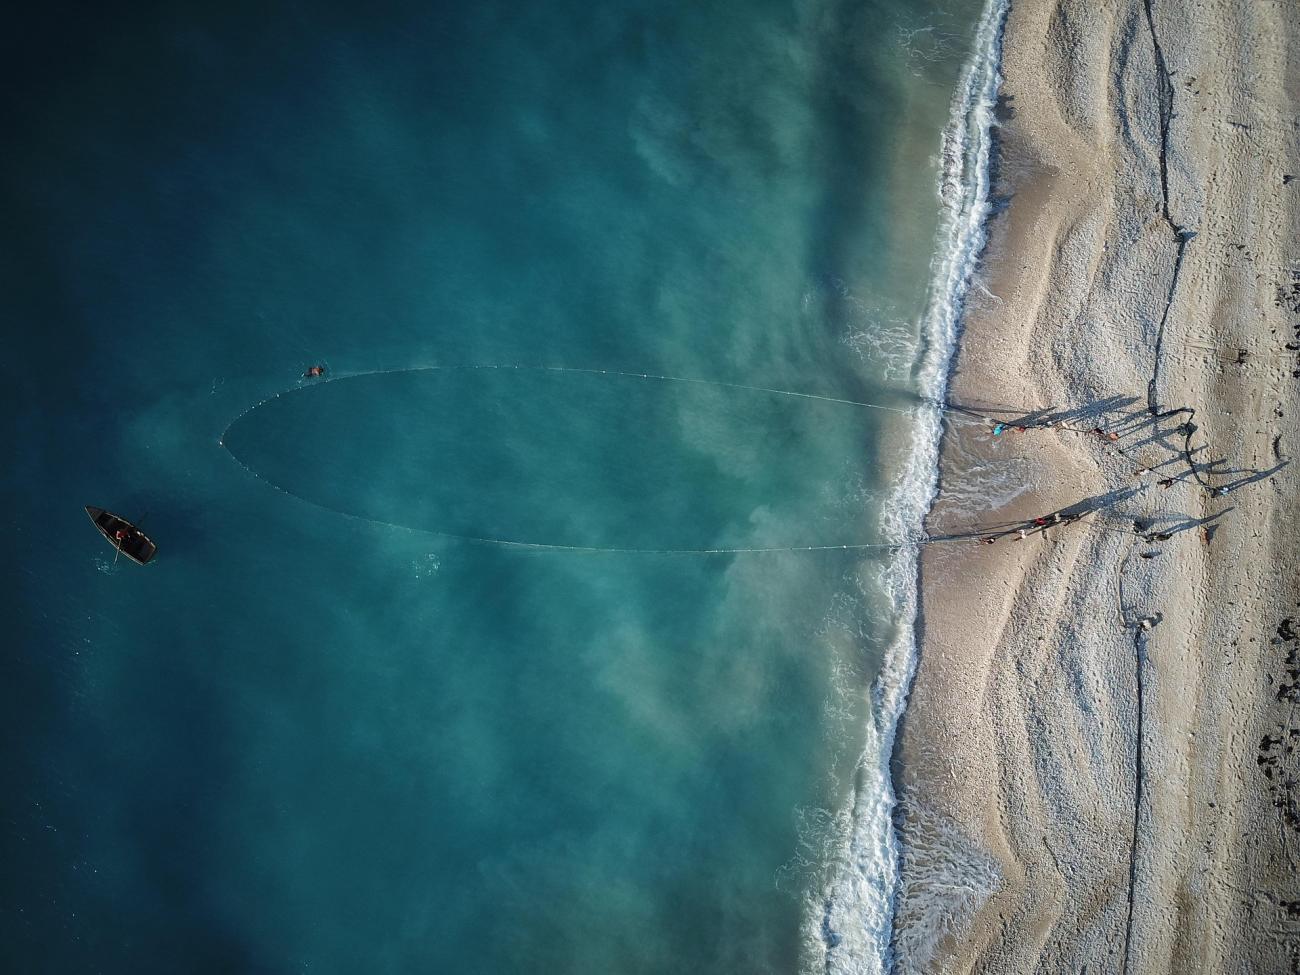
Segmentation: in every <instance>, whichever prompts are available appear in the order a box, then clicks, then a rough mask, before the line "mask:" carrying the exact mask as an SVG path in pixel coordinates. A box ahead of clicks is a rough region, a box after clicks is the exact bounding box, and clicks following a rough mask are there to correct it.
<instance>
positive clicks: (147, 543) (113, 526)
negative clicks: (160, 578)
mask: <svg viewBox="0 0 1300 975" xmlns="http://www.w3.org/2000/svg"><path fill="white" fill-rule="evenodd" d="M86 514H87V515H89V516H90V520H91V521H92V522H94V524H95V527H96V528H98V529H99V533H100V534H101V535H103V536H104V540H105V541H106V542H108V544H109V545H112V546H113V548H114V549H116V550H117V551H119V552H121V553H122V554H123V555H125V556H126V557H127V558H128V559H130V560H131V561H132V562H134V563H135V564H136V565H145V564H147V563H148V562H149V561H150V560H151V559H152V558H153V557H154V556H155V555H157V554H158V546H157V545H155V544H154V543H153V541H152V539H150V538H149V536H148V535H146V534H145V533H144V532H142V531H140V529H138V528H136V527H135V525H133V524H131V523H130V522H129V521H127V520H126V519H125V518H123V517H121V516H120V515H115V514H113V512H111V511H105V510H104V509H103V508H96V507H93V506H92V505H86ZM119 531H120V532H124V533H125V536H124V537H123V538H121V539H119V538H118V537H117V533H118V532H119Z"/></svg>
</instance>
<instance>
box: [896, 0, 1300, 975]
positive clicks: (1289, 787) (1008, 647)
mask: <svg viewBox="0 0 1300 975" xmlns="http://www.w3.org/2000/svg"><path fill="white" fill-rule="evenodd" d="M1003 74H1004V77H1005V83H1004V85H1003V95H1004V101H1003V109H1002V113H1001V117H1002V124H1001V126H1000V131H999V134H1000V138H1001V140H1002V154H1001V166H1000V171H999V173H998V180H999V187H1000V189H1001V192H1002V193H1003V194H1004V195H1005V196H1006V197H1007V201H1008V205H1007V206H1006V208H1005V209H1003V210H1002V211H1001V212H1000V214H999V215H998V216H997V217H996V218H995V219H994V221H993V224H992V228H991V230H992V239H991V243H990V246H989V252H988V254H987V255H986V262H985V271H984V274H983V279H982V282H983V286H984V288H986V289H987V294H985V295H983V296H982V297H979V298H977V299H974V300H973V301H972V303H971V307H970V314H969V315H968V322H967V329H966V332H965V335H964V337H963V340H962V348H961V351H960V353H959V356H958V361H957V368H956V372H955V375H954V381H953V387H952V390H951V398H952V399H953V400H954V401H956V402H959V403H979V404H985V405H990V406H1006V407H1013V406H1014V407H1017V408H1019V407H1026V408H1029V407H1040V408H1057V409H1061V410H1064V409H1072V410H1076V411H1080V412H1079V415H1077V416H1076V417H1075V418H1074V419H1073V420H1072V421H1071V424H1070V425H1071V426H1072V427H1074V428H1077V429H1078V430H1080V431H1083V432H1073V431H1070V430H1063V429H1061V428H1056V429H1052V430H1029V431H1027V432H1025V433H1016V432H1014V431H1011V432H1009V433H1006V434H1003V435H1002V436H1000V437H997V438H994V437H993V436H991V431H990V430H988V429H987V427H984V426H982V425H980V424H978V423H967V422H957V423H954V424H951V425H950V426H949V427H948V429H947V431H946V434H945V442H944V447H943V463H942V475H943V481H942V486H941V492H940V499H939V501H938V503H937V505H936V507H935V509H934V511H933V513H932V515H931V518H930V525H929V527H930V530H931V531H932V532H936V533H938V532H943V531H947V530H951V529H956V528H963V527H967V526H971V525H977V526H980V527H984V526H988V525H992V524H995V523H999V522H1005V521H1009V520H1012V519H1014V518H1023V517H1030V516H1032V515H1037V514H1042V513H1045V512H1051V511H1054V510H1058V509H1061V508H1066V507H1067V506H1070V505H1074V504H1076V503H1078V502H1080V501H1083V500H1085V499H1096V500H1095V502H1094V503H1095V504H1096V505H1097V506H1098V507H1099V509H1100V510H1098V511H1097V512H1096V513H1095V514H1093V515H1091V516H1090V517H1088V518H1085V519H1083V520H1081V521H1079V522H1077V523H1075V524H1073V525H1070V526H1069V527H1065V528H1056V529H1053V530H1051V531H1049V532H1048V534H1047V537H1046V538H1044V537H1042V536H1041V535H1031V536H1030V537H1029V538H1027V539H1025V540H1023V541H1013V538H1014V536H1007V537H1003V538H1002V539H1000V540H999V541H998V542H997V543H996V544H994V545H992V546H987V545H980V544H976V543H974V542H973V541H964V542H952V543H950V544H943V545H931V546H929V547H928V548H927V551H926V555H925V557H924V559H923V562H922V615H921V621H920V624H919V627H920V646H921V649H920V658H919V664H918V669H917V676H916V680H915V683H914V685H913V689H912V694H911V701H910V704H909V708H908V711H907V714H906V717H905V719H904V722H903V725H902V728H901V731H900V735H899V741H898V747H897V751H896V755H895V759H896V762H895V764H896V768H895V780H896V784H897V787H898V792H899V798H900V805H899V810H898V813H897V823H898V826H899V830H900V836H901V839H902V842H903V845H904V853H903V861H902V886H901V889H900V892H899V897H898V904H897V908H898V910H897V916H896V923H895V938H894V948H895V967H896V970H898V971H901V972H945V973H946V972H968V971H969V972H1007V973H1027V972H1035V971H1041V972H1052V973H1058V972H1060V973H1064V972H1083V971H1087V972H1133V973H1136V972H1179V973H1184V972H1269V973H1271V972H1292V971H1300V872H1298V871H1297V859H1298V856H1297V855H1298V854H1300V815H1297V814H1300V790H1298V789H1297V782H1296V780H1297V779H1300V689H1298V688H1297V684H1298V682H1300V680H1298V679H1300V661H1297V648H1298V647H1300V641H1297V639H1296V638H1295V633H1300V517H1297V516H1298V515H1300V463H1297V462H1296V461H1297V460H1300V425H1298V424H1297V419H1298V418H1300V352H1298V351H1297V349H1296V346H1297V345H1300V2H1297V0H1199V2H1198V0H1180V2H1174V0H1149V2H1144V0H1114V2H1112V0H1014V3H1013V7H1012V11H1011V14H1010V18H1009V20H1008V24H1007V31H1006V36H1005V48H1004V63H1003ZM1287 175H1295V176H1296V177H1297V178H1296V179H1295V180H1294V181H1291V182H1290V184H1289V185H1287V182H1286V181H1285V177H1286V176H1287ZM1191 233H1194V234H1195V236H1194V237H1190V236H1188V235H1189V234H1191ZM1180 235H1181V236H1180ZM977 290H978V289H977ZM1288 346H1290V347H1288ZM1240 350H1244V355H1243V354H1242V353H1241V351H1240ZM1239 359H1241V360H1243V361H1238V360H1239ZM1151 406H1154V407H1155V409H1156V412H1165V411H1169V410H1171V409H1174V408H1178V407H1188V408H1191V409H1194V410H1195V411H1196V412H1195V416H1194V423H1195V425H1196V430H1195V432H1194V433H1193V434H1192V436H1191V439H1190V446H1191V447H1192V448H1193V454H1192V459H1193V460H1194V461H1195V462H1196V464H1197V465H1199V466H1198V467H1197V470H1196V474H1195V475H1194V474H1193V472H1192V471H1191V470H1190V469H1189V465H1188V463H1187V460H1186V458H1185V457H1184V455H1183V447H1184V435H1183V433H1182V432H1180V431H1179V429H1178V428H1179V427H1180V425H1181V424H1183V423H1185V422H1187V420H1188V416H1189V414H1185V413H1183V414H1178V415H1174V416H1168V417H1164V418H1157V417H1155V416H1154V415H1153V413H1152V410H1151ZM1097 426H1101V427H1104V428H1106V429H1107V430H1114V431H1115V432H1117V433H1119V434H1120V439H1119V440H1118V441H1116V442H1112V441H1110V440H1107V439H1104V438H1101V437H1098V436H1096V435H1093V434H1090V433H1088V432H1086V431H1089V430H1091V429H1092V428H1093V427H1097ZM1150 464H1160V465H1163V466H1161V467H1159V468H1158V474H1156V475H1147V476H1146V477H1145V478H1139V477H1137V476H1135V470H1136V468H1137V467H1138V466H1146V465H1150ZM1197 476H1199V478H1200V479H1201V480H1202V481H1203V482H1205V484H1208V485H1212V486H1229V488H1230V492H1229V493H1228V494H1226V495H1225V496H1219V495H1216V494H1215V493H1214V492H1212V491H1210V490H1207V489H1206V488H1205V487H1204V486H1203V485H1202V484H1201V483H1198V481H1197V479H1196V477H1197ZM1165 477H1175V478H1177V479H1178V480H1177V481H1176V483H1174V484H1173V485H1172V486H1171V487H1168V488H1163V487H1160V486H1159V485H1158V484H1157V478H1165ZM1024 484H1029V485H1031V486H1032V487H1031V489H1030V490H1028V491H1025V492H1023V493H1020V494H1018V495H1016V491H1017V490H1018V489H1019V488H1020V487H1021V486H1023V485H1024ZM1013 495H1015V496H1013ZM981 506H982V507H983V509H985V510H980V509H981ZM1203 519H1211V521H1208V522H1204V521H1203ZM1135 520H1145V521H1146V522H1148V523H1149V524H1150V527H1149V528H1148V529H1146V530H1147V531H1149V532H1161V533H1168V534H1170V535H1171V537H1170V538H1168V539H1166V540H1159V539H1157V540H1153V541H1146V540H1144V539H1143V538H1141V537H1139V535H1138V534H1136V533H1135V531H1134V522H1135ZM1207 528H1208V529H1209V532H1208V533H1207V531H1206V529H1207ZM1207 535H1208V541H1207ZM1288 618H1289V619H1290V620H1291V621H1292V622H1290V623H1286V622H1284V621H1285V620H1287V619H1288ZM1144 619H1145V620H1152V619H1154V622H1153V625H1152V626H1151V628H1150V629H1143V627H1142V625H1141V621H1142V620H1144Z"/></svg>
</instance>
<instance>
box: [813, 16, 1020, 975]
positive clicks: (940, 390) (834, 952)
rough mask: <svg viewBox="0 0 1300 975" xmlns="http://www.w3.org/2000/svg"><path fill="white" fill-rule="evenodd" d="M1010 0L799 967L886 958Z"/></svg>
mask: <svg viewBox="0 0 1300 975" xmlns="http://www.w3.org/2000/svg"><path fill="white" fill-rule="evenodd" d="M1007 9H1008V0H987V3H986V6H985V8H984V11H983V13H982V14H981V16H980V20H979V25H978V28H977V31H976V37H975V47H974V52H973V54H972V56H971V60H970V62H969V64H968V65H967V67H966V69H965V71H964V73H963V75H962V80H961V83H960V84H959V86H958V89H957V93H956V95H955V96H954V98H953V103H952V111H951V115H950V121H949V124H948V126H947V128H946V130H945V132H944V136H943V147H942V172H941V177H940V183H939V187H938V190H939V199H940V202H941V204H942V207H943V210H942V214H941V220H940V227H939V232H938V238H937V247H936V253H935V256H934V258H933V260H932V262H931V285H930V301H929V305H928V307H927V309H926V313H925V317H924V320H923V322H922V340H923V348H922V351H921V355H920V357H919V360H918V361H917V363H916V365H915V367H914V370H915V371H914V375H915V378H916V382H917V386H918V392H919V393H920V395H921V397H922V399H923V400H924V402H925V404H926V405H923V406H921V407H919V408H918V409H917V410H916V413H915V420H914V422H915V435H914V437H913V447H912V450H911V453H910V454H909V456H908V457H907V458H906V460H905V462H904V464H903V467H902V470H901V471H900V474H899V476H898V478H897V480H896V481H895V484H894V487H893V490H892V494H891V497H890V499H889V501H888V503H887V504H886V506H885V509H884V514H883V516H882V526H883V529H884V534H885V536H886V537H887V538H888V539H890V540H891V541H895V542H897V543H899V548H898V550H897V553H896V555H895V556H894V558H893V560H892V562H891V563H890V564H889V566H888V567H887V569H886V570H885V578H884V580H883V581H884V583H885V586H886V589H887V592H888V593H889V595H890V597H891V599H892V602H893V608H894V610H895V613H896V619H897V621H898V631H897V636H896V638H895V639H894V640H893V641H892V643H891V644H890V646H888V647H887V649H886V652H885V656H884V661H883V663H882V667H881V671H880V675H879V677H878V678H877V679H876V682H875V684H874V685H873V687H872V702H871V703H872V707H871V718H870V720H869V721H868V726H867V729H866V736H865V737H866V742H865V747H864V749H863V754H862V758H861V760H860V761H859V763H858V767H857V773H856V780H855V784H854V790H853V791H854V794H853V797H852V801H851V803H850V804H849V807H848V808H847V809H845V810H844V811H843V812H842V813H841V814H840V815H839V816H838V817H836V818H837V822H836V823H835V827H834V833H835V836H836V839H835V844H836V849H835V851H834V853H833V854H832V862H831V865H830V867H829V874H828V879H827V881H826V884H825V886H824V887H823V888H822V889H821V890H820V891H819V892H817V894H816V895H815V896H816V897H817V898H818V900H817V903H815V904H811V905H809V910H808V911H807V914H806V918H807V920H806V922H805V923H806V925H807V929H806V931H805V943H806V944H807V945H808V948H809V952H808V957H807V959H806V962H807V963H806V965H805V969H806V970H807V971H810V972H811V971H824V972H827V973H830V975H869V973H883V972H885V971H887V970H888V969H889V967H890V964H891V961H892V958H891V953H892V949H891V938H892V929H893V910H894V899H895V892H896V887H897V880H898V848H897V840H896V837H895V834H894V828H893V820H892V816H893V812H894V807H895V798H894V789H893V784H892V782H891V780H890V758H891V755H892V752H893V747H894V735H895V731H896V729H897V726H898V721H899V718H900V717H901V716H902V713H903V709H904V707H905V705H906V702H907V694H908V690H909V688H910V686H911V682H912V676H913V673H914V671H915V666H916V641H915V623H916V614H917V603H918V593H917V581H918V576H917V571H918V565H917V559H918V555H919V551H920V550H919V548H918V547H916V546H915V545H907V544H904V543H906V542H907V540H908V539H909V538H915V537H916V535H917V532H918V530H919V528H920V526H921V523H922V520H923V518H924V517H925V515H926V513H927V512H928V511H929V508H930V505H931V504H932V503H933V501H934V497H935V494H936V492H937V489H938V460H939V439H940V433H941V419H942V413H941V411H940V409H939V406H938V404H940V403H942V402H943V401H944V397H945V393H946V390H947V385H948V374H949V369H950V366H951V362H952V357H953V353H954V351H955V350H956V346H957V338H958V335H959V333H960V327H961V317H962V309H963V305H964V302H965V298H966V295H967V293H968V291H969V289H970V286H971V280H972V277H973V275H974V273H975V269H976V266H977V264H978V261H979V257H980V254H981V252H982V251H983V249H984V244H985V240H986V223H987V220H988V217H989V214H990V178H991V176H990V161H991V156H992V138H993V132H992V129H993V124H994V109H995V106H996V101H997V95H998V88H999V85H1000V84H1001V80H1002V79H1001V74H1000V72H999V68H1000V61H1001V52H1002V31H1003V26H1004V24H1005V21H1006V14H1007Z"/></svg>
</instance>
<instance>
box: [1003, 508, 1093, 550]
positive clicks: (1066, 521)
mask: <svg viewBox="0 0 1300 975" xmlns="http://www.w3.org/2000/svg"><path fill="white" fill-rule="evenodd" d="M1087 514H1091V511H1090V510H1082V511H1069V510H1068V509H1062V510H1060V511H1053V512H1050V513H1049V514H1045V515H1039V516H1038V517H1037V518H1029V519H1027V520H1026V521H1023V522H1021V523H1019V524H1017V525H1015V526H1013V527H1011V528H1007V529H1003V530H1002V531H995V532H983V533H980V534H979V535H978V536H977V537H978V540H979V543H980V544H981V545H994V544H996V543H997V540H998V539H999V538H1005V537H1006V536H1008V535H1011V536H1012V539H1011V540H1012V541H1013V542H1023V541H1024V540H1025V539H1026V538H1028V537H1029V536H1030V535H1042V536H1043V538H1047V530H1048V529H1049V528H1056V527H1058V526H1059V527H1061V528H1066V527H1068V526H1070V525H1072V524H1074V523H1075V522H1076V521H1078V520H1079V519H1080V518H1082V517H1083V516H1084V515H1087Z"/></svg>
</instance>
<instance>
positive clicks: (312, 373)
mask: <svg viewBox="0 0 1300 975" xmlns="http://www.w3.org/2000/svg"><path fill="white" fill-rule="evenodd" d="M323 375H325V367H324V366H311V367H310V368H308V370H307V371H306V372H304V373H303V374H302V378H303V379H319V378H320V377H321V376H323Z"/></svg>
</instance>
